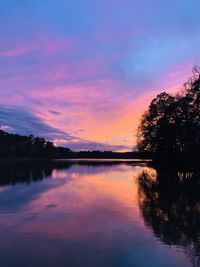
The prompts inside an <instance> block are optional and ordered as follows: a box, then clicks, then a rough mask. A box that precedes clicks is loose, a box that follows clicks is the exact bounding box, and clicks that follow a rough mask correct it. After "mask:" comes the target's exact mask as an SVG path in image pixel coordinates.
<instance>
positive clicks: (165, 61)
mask: <svg viewBox="0 0 200 267" xmlns="http://www.w3.org/2000/svg"><path fill="white" fill-rule="evenodd" d="M199 10H200V2H199V0H168V1H165V0H151V1H149V0H101V1H99V0H45V1H41V0H12V1H8V0H0V81H1V82H0V129H2V130H5V131H8V132H13V133H18V134H23V135H29V134H33V135H35V136H42V137H44V138H45V139H47V140H50V141H53V142H54V144H55V145H58V146H65V147H69V148H71V149H73V150H99V149H100V150H113V151H130V150H132V149H134V148H135V144H136V132H137V127H138V124H139V121H140V117H141V115H142V113H143V112H144V111H145V110H146V109H147V108H148V105H149V103H150V101H151V100H152V99H153V98H154V97H155V96H156V95H157V94H158V93H160V92H163V91H166V92H170V93H175V92H177V90H179V88H180V87H181V85H182V84H183V83H184V82H185V81H187V79H188V77H189V76H190V75H191V70H192V67H193V66H194V65H199V64H200V31H199V29H200V16H199Z"/></svg>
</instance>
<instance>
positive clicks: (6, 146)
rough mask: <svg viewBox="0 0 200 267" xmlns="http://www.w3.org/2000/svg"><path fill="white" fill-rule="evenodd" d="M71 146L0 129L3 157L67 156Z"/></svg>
mask: <svg viewBox="0 0 200 267" xmlns="http://www.w3.org/2000/svg"><path fill="white" fill-rule="evenodd" d="M70 153H72V151H71V150H70V149H69V148H64V147H55V146H54V144H53V143H52V142H49V141H46V140H45V139H44V138H41V137H34V136H33V135H30V136H22V135H18V134H10V133H6V132H4V131H0V157H1V158H66V157H69V156H70Z"/></svg>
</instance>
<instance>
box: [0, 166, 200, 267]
mask: <svg viewBox="0 0 200 267" xmlns="http://www.w3.org/2000/svg"><path fill="white" fill-rule="evenodd" d="M145 164H147V163H144V164H140V163H131V162H121V163H119V162H118V163H116V162H75V163H73V162H68V163H67V162H52V163H47V162H43V163H42V162H40V163H39V162H34V163H30V162H23V163H22V162H21V163H20V162H18V163H14V162H13V163H9V162H7V163H0V237H1V239H0V240H1V242H0V266H1V267H11V266H12V267H18V266H19V267H52V266H56V267H57V266H59V267H66V266H70V267H73V266H75V267H79V266H81V267H90V266H91V267H112V266H113V267H118V266H120V267H129V266H134V267H168V266H170V267H171V266H172V267H185V266H186V267H190V266H200V264H199V258H200V257H199V254H200V220H199V211H200V204H199V203H200V201H199V200H200V196H199V195H200V190H199V188H200V186H199V182H198V177H199V176H198V175H199V172H198V171H196V172H195V171H188V170H187V171H179V170H170V171H169V170H157V169H153V168H150V167H147V166H146V165H145Z"/></svg>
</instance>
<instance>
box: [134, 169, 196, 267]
mask: <svg viewBox="0 0 200 267" xmlns="http://www.w3.org/2000/svg"><path fill="white" fill-rule="evenodd" d="M138 184H139V207H140V210H141V213H142V215H143V218H144V222H145V224H146V225H147V226H148V227H150V228H151V229H152V230H153V232H154V234H155V236H156V237H157V238H159V239H160V240H161V241H162V242H163V243H165V244H167V245H170V246H171V245H176V246H181V247H183V248H184V250H185V252H186V253H187V255H188V256H189V257H190V259H191V261H192V264H193V266H195V267H196V266H200V169H190V170H188V169H187V170H183V169H181V170H180V169H162V168H157V169H156V170H155V169H152V168H145V169H143V170H142V171H141V172H140V174H139V177H138Z"/></svg>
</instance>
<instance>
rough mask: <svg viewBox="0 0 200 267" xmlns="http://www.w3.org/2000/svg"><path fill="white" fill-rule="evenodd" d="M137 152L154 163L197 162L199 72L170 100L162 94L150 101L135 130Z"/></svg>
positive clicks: (199, 122)
mask: <svg viewBox="0 0 200 267" xmlns="http://www.w3.org/2000/svg"><path fill="white" fill-rule="evenodd" d="M138 149H139V151H141V152H150V153H153V154H154V156H155V157H156V159H163V158H164V159H166V158H167V159H168V160H176V161H181V162H189V161H197V159H198V158H199V155H200V69H199V68H197V67H195V68H194V69H193V73H192V77H190V78H189V80H188V81H187V82H186V83H185V84H184V85H183V88H182V90H181V92H180V93H178V94H177V95H175V96H173V95H170V94H167V93H165V92H164V93H161V94H159V95H157V97H156V98H155V99H153V100H152V102H151V104H150V106H149V109H148V111H146V112H145V113H144V115H143V117H142V119H141V123H140V125H139V129H138Z"/></svg>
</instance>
